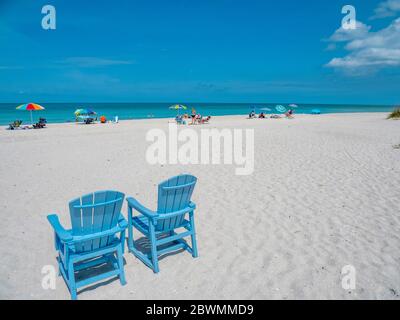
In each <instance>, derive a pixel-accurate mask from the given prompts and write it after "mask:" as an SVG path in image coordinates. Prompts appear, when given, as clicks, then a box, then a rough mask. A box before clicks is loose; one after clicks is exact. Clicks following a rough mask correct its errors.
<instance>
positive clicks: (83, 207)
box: [69, 191, 125, 253]
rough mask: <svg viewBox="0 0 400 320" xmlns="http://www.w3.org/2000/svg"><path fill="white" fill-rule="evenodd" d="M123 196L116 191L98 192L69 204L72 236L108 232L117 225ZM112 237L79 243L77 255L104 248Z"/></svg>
mask: <svg viewBox="0 0 400 320" xmlns="http://www.w3.org/2000/svg"><path fill="white" fill-rule="evenodd" d="M124 197H125V195H124V194H123V193H121V192H117V191H99V192H95V193H92V194H88V195H85V196H83V197H82V198H77V199H75V200H72V201H71V202H70V203H69V211H70V214H71V224H72V232H73V235H74V236H83V235H90V234H93V233H97V232H101V231H108V230H110V229H112V228H114V227H115V226H116V225H117V223H118V218H119V215H120V213H121V208H122V204H123V201H124ZM112 241H113V236H105V237H101V238H98V239H94V240H89V241H85V242H80V243H77V244H76V245H75V249H76V251H77V252H78V253H80V252H89V251H92V250H96V249H100V248H103V247H106V246H107V245H109V244H110V243H111V242H112Z"/></svg>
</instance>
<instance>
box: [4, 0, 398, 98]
mask: <svg viewBox="0 0 400 320" xmlns="http://www.w3.org/2000/svg"><path fill="white" fill-rule="evenodd" d="M46 4H51V5H53V6H54V7H55V8H56V19H57V27H56V30H44V29H43V28H42V27H41V20H42V17H43V16H44V15H43V14H42V13H41V9H42V7H43V6H44V5H46ZM346 4H349V2H348V1H339V0H329V1H321V0H304V1H298V0H280V1H272V0H271V1H269V0H263V1H255V0H247V1H245V0H168V1H165V0H164V1H161V0H159V1H156V0H141V1H136V0H131V1H128V0H126V1H122V0H114V1H101V0H98V1H96V2H94V1H77V0H68V1H65V0H64V1H60V0H46V1H37V0H31V1H23V0H0V44H1V47H0V102H24V101H37V102H73V101H82V102H145V101H147V102H164V101H166V102H173V101H185V102H297V103H307V102H308V103H360V104H363V103H365V104H397V103H400V19H399V17H400V0H352V1H351V4H352V5H353V6H354V7H355V8H356V12H357V21H358V23H357V29H356V30H354V31H351V32H350V31H348V32H345V31H343V29H340V27H341V21H342V18H343V16H344V15H343V14H342V13H341V10H342V7H343V6H344V5H346Z"/></svg>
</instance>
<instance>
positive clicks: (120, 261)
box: [117, 244, 126, 286]
mask: <svg viewBox="0 0 400 320" xmlns="http://www.w3.org/2000/svg"><path fill="white" fill-rule="evenodd" d="M122 246H123V244H121V246H120V247H118V250H117V255H118V267H119V281H120V282H121V285H123V286H124V285H126V280H125V271H124V260H123V258H122V257H123V252H122V250H123V248H122Z"/></svg>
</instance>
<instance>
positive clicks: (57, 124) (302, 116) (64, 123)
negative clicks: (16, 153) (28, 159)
mask: <svg viewBox="0 0 400 320" xmlns="http://www.w3.org/2000/svg"><path fill="white" fill-rule="evenodd" d="M389 113H390V112H340V113H322V114H318V115H313V114H307V113H295V114H294V119H290V120H296V118H297V119H303V118H318V117H326V116H339V115H348V116H354V115H372V114H382V115H383V114H385V115H389ZM268 115H271V114H268ZM281 116H282V119H285V116H284V115H281ZM211 117H212V118H211V119H227V118H232V119H245V120H260V121H268V120H279V119H271V118H269V117H268V118H266V119H259V118H256V119H247V118H246V117H247V115H240V114H239V115H217V116H212V115H211ZM174 119H175V117H173V116H172V117H161V118H156V117H154V118H138V119H120V120H119V123H125V122H143V121H160V120H170V121H171V122H172V121H174ZM77 124H79V125H84V124H83V123H79V122H74V121H71V122H48V123H47V124H46V126H50V127H54V126H65V125H77ZM94 124H100V125H106V124H115V123H112V122H107V123H104V124H103V123H100V122H99V121H97V122H95V123H94ZM117 124H118V123H117ZM22 125H23V126H24V125H26V126H31V124H24V123H22ZM89 126H90V125H89ZM7 127H8V125H0V128H1V129H6V128H7Z"/></svg>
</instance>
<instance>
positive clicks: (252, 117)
mask: <svg viewBox="0 0 400 320" xmlns="http://www.w3.org/2000/svg"><path fill="white" fill-rule="evenodd" d="M255 117H256V113H255V112H254V110H253V111H251V112H250V114H249V119H254V118H255Z"/></svg>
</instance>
